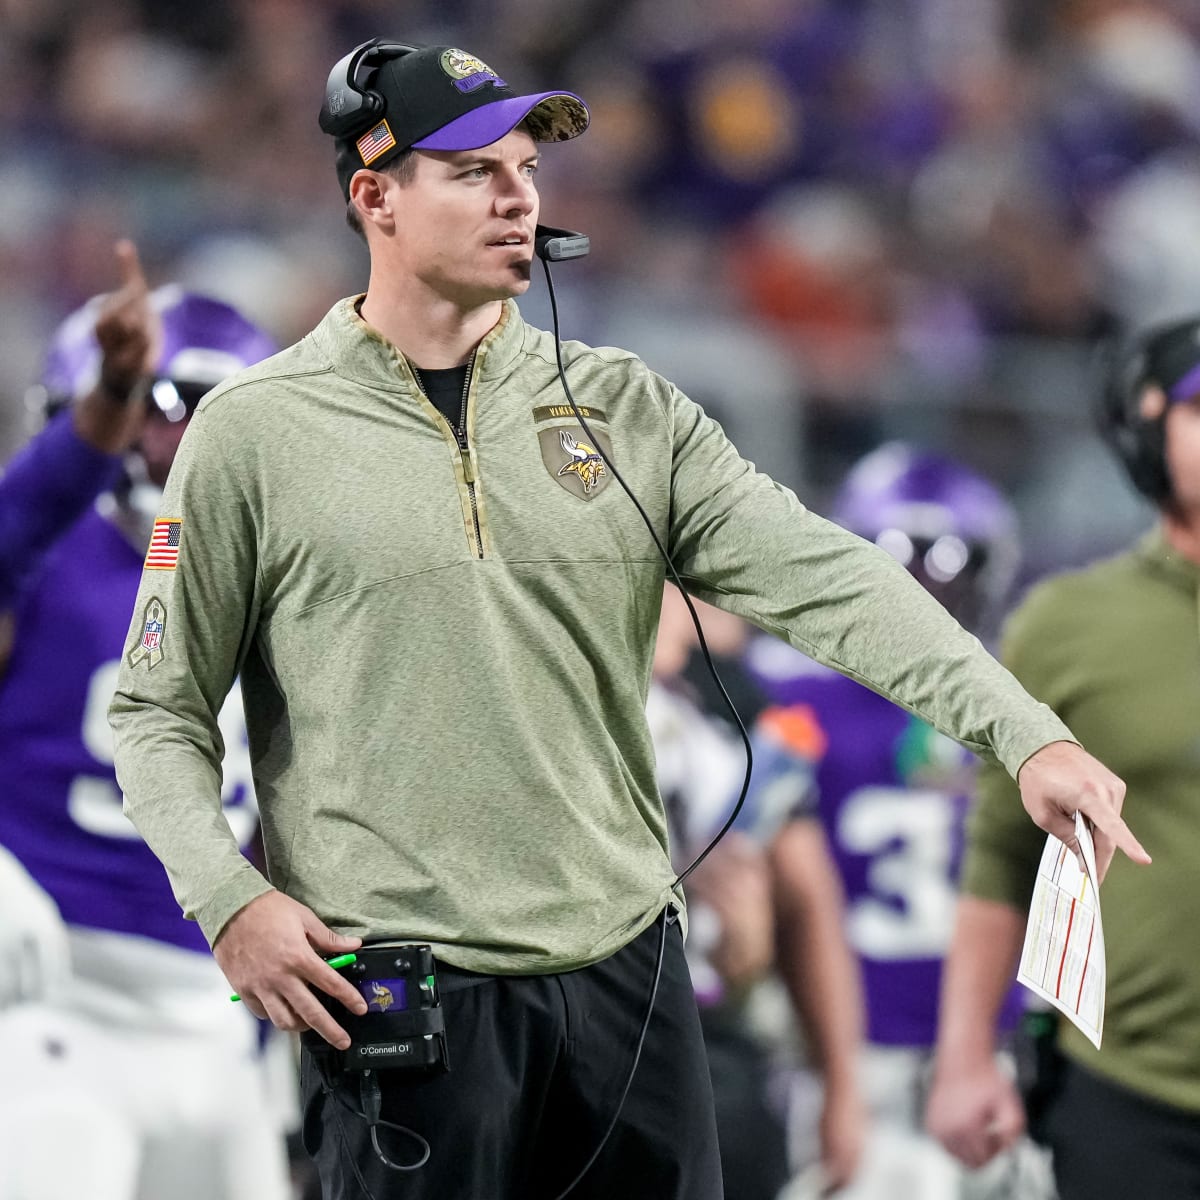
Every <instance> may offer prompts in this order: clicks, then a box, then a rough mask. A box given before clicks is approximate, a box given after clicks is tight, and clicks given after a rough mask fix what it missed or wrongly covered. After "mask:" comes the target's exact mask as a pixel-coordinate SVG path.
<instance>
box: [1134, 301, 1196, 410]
mask: <svg viewBox="0 0 1200 1200" xmlns="http://www.w3.org/2000/svg"><path fill="white" fill-rule="evenodd" d="M1145 379H1146V380H1147V381H1148V382H1150V381H1153V382H1154V383H1157V384H1158V386H1159V387H1161V388H1162V390H1163V391H1164V392H1165V393H1166V395H1167V399H1168V400H1169V401H1170V402H1171V403H1172V404H1176V403H1178V402H1179V401H1181V400H1190V399H1191V398H1192V397H1193V396H1195V395H1196V394H1197V393H1200V318H1191V319H1189V320H1186V321H1177V322H1175V323H1174V324H1171V325H1168V326H1165V327H1163V328H1162V329H1160V330H1158V331H1156V332H1155V333H1153V334H1152V335H1151V336H1150V337H1149V338H1148V339H1147V341H1146V367H1145Z"/></svg>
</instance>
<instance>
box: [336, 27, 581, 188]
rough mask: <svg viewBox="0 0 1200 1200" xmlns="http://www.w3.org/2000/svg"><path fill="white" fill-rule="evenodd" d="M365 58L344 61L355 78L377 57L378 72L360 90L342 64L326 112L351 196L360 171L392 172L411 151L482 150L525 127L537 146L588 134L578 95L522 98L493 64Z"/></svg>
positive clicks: (409, 52)
mask: <svg viewBox="0 0 1200 1200" xmlns="http://www.w3.org/2000/svg"><path fill="white" fill-rule="evenodd" d="M368 46H370V44H368ZM363 50H364V47H359V51H363ZM359 51H356V52H353V53H352V54H351V55H348V56H347V58H346V59H345V60H343V62H345V63H347V65H348V71H349V74H350V75H356V74H359V73H360V72H362V70H363V68H364V67H368V66H369V65H370V64H371V62H372V61H373V59H372V58H371V57H370V55H371V54H372V53H374V55H375V57H376V58H378V59H379V60H380V61H379V65H378V67H377V68H376V69H375V70H374V71H373V74H367V76H366V78H365V80H364V81H363V83H362V84H361V85H360V83H359V81H358V79H355V78H347V75H346V71H347V68H343V66H342V63H339V64H338V65H337V66H336V67H335V68H334V73H333V74H331V76H330V83H329V86H328V87H327V90H326V97H325V105H324V107H323V108H322V111H321V128H322V129H324V130H325V132H327V133H331V134H332V135H333V136H334V137H335V139H336V143H337V175H338V182H339V183H340V184H341V186H342V194H343V195H345V196H349V193H350V180H351V179H352V178H353V177H354V174H355V172H356V171H360V170H362V169H363V168H364V167H371V168H380V167H383V166H386V165H387V163H388V162H390V161H391V160H392V159H393V158H395V157H397V156H398V155H399V154H401V153H402V152H403V151H405V150H408V149H410V148H411V149H417V150H448V151H456V150H477V149H479V148H480V147H481V146H490V145H491V144H492V143H493V142H496V141H499V140H500V138H502V137H504V136H505V134H507V133H510V132H511V131H512V130H513V129H515V128H516V127H517V126H518V125H520V124H521V122H522V121H524V122H525V127H526V128H527V129H528V130H529V133H530V135H531V136H532V138H533V140H534V141H536V142H564V141H567V140H568V139H569V138H573V137H578V136H579V134H581V133H583V131H584V130H585V129H586V128H587V127H588V121H589V120H590V114H589V113H588V109H587V105H585V104H584V102H583V101H582V100H581V99H580V98H579V97H578V96H576V95H575V94H574V93H573V92H560V91H556V92H536V93H533V94H530V95H519V94H517V93H516V92H514V91H513V89H512V88H511V87H509V85H508V84H507V83H506V82H505V81H504V80H503V79H501V78H500V76H499V75H497V74H496V72H495V71H493V70H492V69H491V67H489V66H488V65H487V64H486V63H484V62H482V61H481V60H480V59H478V58H476V57H475V56H474V55H472V54H469V53H467V52H466V51H465V50H459V49H456V48H455V47H453V46H425V47H419V48H418V47H401V46H399V45H390V44H386V43H383V44H379V45H378V46H375V47H373V48H370V49H367V50H366V53H365V54H360V53H359ZM339 73H340V74H341V78H340V79H337V78H335V76H337V75H338V74H339ZM364 97H365V98H366V99H367V100H368V103H367V104H365V105H364V104H363V103H362V100H363V98H364ZM347 105H348V106H349V107H352V108H353V109H354V110H355V111H356V112H357V113H361V116H362V119H361V120H360V121H355V122H353V123H350V122H347V121H346V120H345V119H344V118H343V116H342V114H341V111H340V110H341V109H342V108H343V107H345V106H347ZM348 125H349V127H347V126H348Z"/></svg>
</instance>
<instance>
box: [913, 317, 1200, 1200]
mask: <svg viewBox="0 0 1200 1200" xmlns="http://www.w3.org/2000/svg"><path fill="white" fill-rule="evenodd" d="M1102 413H1103V418H1104V426H1105V431H1106V433H1107V434H1108V436H1109V437H1110V439H1111V440H1112V442H1113V444H1114V445H1115V447H1116V449H1117V451H1118V453H1119V455H1120V457H1121V458H1122V460H1123V461H1124V463H1125V466H1126V467H1127V469H1128V471H1129V474H1130V477H1131V478H1132V480H1133V482H1134V484H1135V485H1136V486H1137V487H1138V489H1139V490H1140V491H1142V492H1143V494H1144V495H1146V496H1147V497H1148V498H1149V499H1150V500H1151V501H1152V502H1153V503H1154V504H1155V505H1156V507H1157V509H1158V512H1159V520H1158V523H1157V526H1156V528H1155V529H1154V530H1153V531H1152V532H1151V533H1149V534H1148V535H1147V536H1146V537H1145V538H1144V539H1143V540H1141V541H1140V542H1139V543H1138V544H1137V545H1136V546H1134V547H1132V548H1131V549H1129V550H1127V551H1126V552H1124V553H1123V554H1120V555H1118V556H1116V557H1115V558H1112V559H1109V560H1107V561H1104V562H1100V563H1097V564H1095V565H1093V566H1091V567H1088V568H1087V569H1085V570H1082V571H1076V572H1072V573H1069V574H1065V575H1062V576H1059V577H1057V578H1055V579H1052V580H1050V581H1048V582H1046V583H1043V584H1041V585H1040V586H1038V587H1037V588H1035V589H1034V590H1033V591H1032V592H1031V593H1030V595H1029V597H1028V598H1027V599H1026V601H1025V602H1024V603H1023V604H1022V606H1021V607H1020V608H1019V609H1018V610H1017V612H1016V613H1015V614H1014V615H1013V617H1012V618H1011V621H1010V623H1009V626H1008V628H1007V630H1006V633H1005V638H1004V643H1003V651H1004V656H1005V659H1006V661H1007V662H1008V663H1010V664H1011V666H1012V669H1013V670H1014V671H1015V672H1016V674H1017V675H1018V677H1019V678H1021V679H1022V680H1023V681H1025V682H1026V683H1027V684H1028V686H1029V687H1030V688H1032V689H1033V691H1034V692H1035V693H1036V694H1037V695H1040V696H1044V697H1045V698H1046V700H1047V701H1048V702H1049V703H1050V704H1051V705H1052V707H1054V709H1055V710H1056V711H1057V712H1058V713H1059V714H1060V715H1061V716H1062V717H1063V718H1064V719H1066V720H1068V721H1070V722H1071V726H1072V728H1073V729H1075V730H1076V731H1077V732H1078V733H1079V734H1080V735H1081V736H1082V737H1083V738H1084V739H1085V740H1086V741H1087V743H1088V744H1089V745H1090V746H1094V747H1097V748H1098V749H1099V750H1100V752H1101V753H1103V754H1104V755H1105V757H1106V759H1108V760H1109V761H1111V762H1112V763H1113V764H1114V765H1116V766H1117V767H1118V768H1119V769H1120V770H1121V773H1122V775H1123V776H1124V777H1125V778H1126V779H1127V780H1128V781H1129V793H1128V801H1129V804H1130V806H1131V807H1132V808H1133V809H1134V811H1135V812H1136V814H1137V820H1138V823H1139V826H1140V827H1142V828H1144V829H1145V830H1146V831H1147V832H1146V841H1147V843H1148V844H1149V845H1151V846H1152V847H1153V848H1154V850H1155V860H1156V865H1155V868H1154V870H1153V871H1150V872H1146V873H1142V872H1132V871H1130V870H1128V864H1126V863H1119V864H1116V865H1115V866H1114V869H1113V870H1112V872H1111V873H1110V875H1109V878H1108V880H1107V882H1106V884H1105V888H1104V892H1103V907H1104V940H1105V954H1106V959H1107V983H1108V986H1107V997H1106V1004H1105V1014H1104V1038H1103V1045H1102V1048H1101V1049H1100V1050H1096V1049H1095V1048H1094V1047H1093V1046H1092V1045H1091V1043H1090V1042H1088V1041H1087V1040H1086V1039H1085V1038H1084V1037H1083V1036H1082V1035H1081V1034H1080V1033H1079V1032H1078V1031H1077V1030H1076V1029H1075V1028H1074V1026H1072V1025H1070V1024H1069V1023H1067V1022H1065V1021H1062V1022H1060V1023H1059V1025H1060V1028H1059V1032H1058V1047H1059V1050H1060V1051H1061V1063H1060V1065H1059V1068H1058V1079H1057V1083H1056V1086H1054V1087H1053V1089H1052V1091H1053V1094H1052V1095H1051V1096H1050V1097H1049V1099H1048V1100H1047V1107H1046V1109H1045V1111H1044V1112H1043V1113H1041V1114H1039V1115H1040V1120H1039V1134H1040V1136H1042V1137H1043V1138H1044V1139H1045V1141H1046V1142H1047V1144H1048V1145H1049V1146H1050V1148H1051V1150H1052V1152H1053V1159H1054V1171H1055V1176H1056V1178H1057V1182H1058V1189H1059V1193H1060V1196H1061V1198H1062V1200H1078V1198H1080V1197H1088V1198H1089V1200H1106V1198H1107V1197H1113V1198H1114V1200H1115V1198H1116V1197H1126V1196H1153V1197H1155V1200H1183V1198H1184V1197H1194V1196H1196V1195H1198V1194H1200V1008H1198V1007H1197V1003H1196V997H1197V996H1198V995H1200V963H1198V960H1197V957H1196V954H1195V953H1194V950H1193V945H1194V943H1193V938H1194V937H1195V930H1196V928H1197V925H1198V924H1200V900H1198V893H1197V889H1196V886H1195V875H1196V853H1195V847H1196V814H1197V803H1198V801H1197V797H1198V795H1200V640H1198V630H1197V623H1196V614H1197V597H1198V594H1200V319H1197V318H1192V319H1189V320H1185V321H1180V322H1176V323H1173V324H1170V325H1167V326H1160V327H1156V328H1155V329H1152V330H1150V331H1149V332H1147V333H1145V334H1143V335H1142V336H1141V337H1139V338H1137V339H1135V341H1134V342H1133V343H1132V344H1131V346H1129V347H1127V348H1126V349H1125V350H1124V351H1123V352H1122V353H1120V354H1119V355H1118V356H1117V357H1116V358H1115V359H1114V360H1113V363H1112V367H1111V370H1110V375H1109V378H1108V379H1107V381H1106V384H1105V389H1104V392H1103V404H1102ZM1011 792H1012V789H1011V788H1010V787H1009V786H1008V783H1007V781H1006V780H1005V779H1003V778H1002V777H1001V776H1000V774H999V772H996V771H994V770H991V769H985V771H984V773H983V777H982V780H981V791H980V802H979V807H978V809H977V813H976V818H975V820H974V822H973V825H972V828H971V836H970V842H969V845H968V852H967V860H966V867H965V872H964V879H963V887H964V891H965V894H964V895H963V897H962V900H961V903H960V905H959V910H958V922H957V926H956V929H955V933H954V941H953V945H952V949H951V952H950V957H949V959H948V962H947V968H946V976H945V981H944V988H943V996H942V1020H941V1029H940V1033H939V1038H938V1047H937V1056H936V1071H935V1077H934V1084H933V1089H932V1094H931V1096H930V1100H929V1108H928V1113H927V1122H928V1126H929V1128H930V1130H931V1131H932V1132H933V1133H935V1134H936V1135H937V1136H938V1137H939V1138H940V1139H941V1140H942V1142H943V1143H944V1144H945V1145H946V1147H947V1148H948V1149H950V1150H951V1151H952V1152H953V1153H954V1154H956V1155H957V1156H958V1157H959V1158H960V1159H962V1160H963V1161H964V1162H966V1163H968V1164H971V1165H977V1164H979V1163H983V1162H985V1161H987V1160H989V1159H990V1158H992V1156H993V1155H995V1154H997V1153H999V1152H1000V1151H1001V1150H1002V1149H1003V1148H1004V1147H1005V1146H1007V1145H1008V1144H1009V1143H1011V1142H1012V1141H1013V1139H1014V1138H1016V1137H1017V1136H1018V1134H1019V1133H1020V1131H1021V1129H1022V1128H1023V1126H1024V1123H1025V1116H1024V1113H1023V1111H1022V1106H1021V1102H1020V1099H1019V1097H1018V1095H1017V1093H1016V1091H1015V1090H1014V1088H1013V1085H1012V1083H1011V1081H1010V1080H1009V1079H1008V1078H1007V1077H1006V1076H1005V1075H1003V1074H1001V1073H999V1072H998V1071H997V1070H996V1067H995V1065H994V1062H993V1058H992V1054H991V1049H992V1045H993V1041H994V1029H995V1014H996V1010H997V1008H998V1006H999V1001H1000V998H1001V996H1002V995H1003V994H1004V992H1005V991H1006V990H1007V987H1008V984H1009V981H1010V980H1011V979H1012V977H1013V974H1014V972H1015V969H1016V963H1017V961H1018V958H1019V955H1020V949H1021V944H1022V940H1023V936H1024V928H1025V917H1026V913H1027V911H1028V905H1029V900H1030V895H1031V892H1032V887H1033V881H1034V877H1035V874H1036V870H1037V863H1038V858H1039V854H1040V852H1041V848H1042V841H1043V839H1041V838H1039V837H1038V835H1037V831H1036V830H1034V829H1026V828H1024V826H1023V823H1022V822H1014V821H1013V820H1012V819H1011V816H1010V813H1009V812H1008V805H1009V803H1010V802H1011V801H1012V798H1013V797H1012V794H1011ZM1046 1083H1047V1081H1046V1080H1043V1081H1042V1084H1043V1086H1045V1084H1046Z"/></svg>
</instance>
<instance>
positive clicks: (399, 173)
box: [346, 146, 417, 242]
mask: <svg viewBox="0 0 1200 1200" xmlns="http://www.w3.org/2000/svg"><path fill="white" fill-rule="evenodd" d="M379 173H380V174H381V175H391V176H392V178H393V179H395V180H396V181H397V182H399V183H400V184H401V185H402V186H403V185H404V184H408V183H412V181H413V176H414V175H415V174H416V173H417V152H416V151H415V150H414V149H413V148H412V147H411V146H410V147H409V148H408V149H407V150H401V151H400V153H399V154H398V155H396V157H395V158H393V159H392V160H391V162H389V163H387V164H386V165H384V166H382V167H380V168H379ZM346 224H347V225H349V226H350V228H351V229H353V230H354V232H355V233H357V234H358V236H359V237H360V238H362V239H363V241H364V242H365V241H366V240H367V235H366V233H365V232H364V230H363V225H362V218H361V217H360V216H359V215H358V209H357V208H355V207H354V201H353V200H347V201H346Z"/></svg>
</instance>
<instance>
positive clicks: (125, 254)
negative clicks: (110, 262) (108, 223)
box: [113, 238, 148, 292]
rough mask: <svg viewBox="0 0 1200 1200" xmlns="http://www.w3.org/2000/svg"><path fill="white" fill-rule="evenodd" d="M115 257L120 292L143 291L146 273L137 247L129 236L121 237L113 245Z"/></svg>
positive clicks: (145, 286)
mask: <svg viewBox="0 0 1200 1200" xmlns="http://www.w3.org/2000/svg"><path fill="white" fill-rule="evenodd" d="M113 253H114V254H115V255H116V259H117V277H118V279H119V281H120V290H121V291H122V292H126V291H127V292H144V291H146V290H148V289H147V284H146V275H145V272H144V271H143V270H142V260H141V257H140V255H139V254H138V248H137V246H135V245H134V243H133V242H132V241H130V240H129V238H122V239H121V240H120V241H119V242H118V243H117V244H116V245H115V246H114V247H113Z"/></svg>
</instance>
